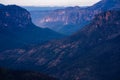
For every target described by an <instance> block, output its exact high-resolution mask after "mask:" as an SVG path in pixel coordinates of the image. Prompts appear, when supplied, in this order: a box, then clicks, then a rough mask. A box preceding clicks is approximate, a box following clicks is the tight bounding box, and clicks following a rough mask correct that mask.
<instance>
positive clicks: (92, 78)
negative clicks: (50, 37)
mask: <svg viewBox="0 0 120 80" xmlns="http://www.w3.org/2000/svg"><path fill="white" fill-rule="evenodd" d="M119 15H120V11H117V10H115V11H107V12H104V13H101V14H98V15H96V16H95V18H94V19H93V20H92V22H91V23H90V24H88V25H87V26H85V27H84V28H83V29H81V30H79V31H78V32H76V33H75V34H74V35H72V36H70V37H68V38H66V39H63V40H55V41H50V42H47V43H44V44H42V45H37V46H34V47H32V48H29V49H28V48H27V49H25V48H22V49H14V50H6V51H4V52H1V54H0V61H1V62H0V65H1V66H7V65H9V67H12V68H19V69H32V70H39V71H42V72H45V73H47V74H50V75H53V76H55V77H58V78H60V79H62V80H119V79H120V76H119V74H120V68H119V67H120V64H119V63H120V46H119V45H120V42H119V41H120V16H119ZM3 63H4V64H3Z"/></svg>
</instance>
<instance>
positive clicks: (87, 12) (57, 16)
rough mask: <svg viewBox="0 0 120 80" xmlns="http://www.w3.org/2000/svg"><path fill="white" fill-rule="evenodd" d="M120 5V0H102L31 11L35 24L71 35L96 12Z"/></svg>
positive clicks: (87, 22)
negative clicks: (83, 4) (74, 5)
mask: <svg viewBox="0 0 120 80" xmlns="http://www.w3.org/2000/svg"><path fill="white" fill-rule="evenodd" d="M119 5H120V1H119V0H101V1H100V2H98V3H96V4H95V5H93V6H90V7H85V8H84V7H83V8H81V7H78V6H76V7H68V8H65V9H57V10H53V11H31V12H30V13H31V15H32V18H33V22H34V23H35V24H37V25H39V26H41V27H48V28H50V29H52V30H55V31H57V32H60V33H63V34H67V35H71V34H73V33H75V32H76V31H78V30H79V29H81V28H82V27H83V26H85V25H87V24H89V23H90V21H91V20H92V19H93V18H94V16H95V15H96V14H99V13H101V12H103V11H107V10H114V9H119V8H120V6H119ZM34 14H36V15H34ZM41 14H43V15H41Z"/></svg>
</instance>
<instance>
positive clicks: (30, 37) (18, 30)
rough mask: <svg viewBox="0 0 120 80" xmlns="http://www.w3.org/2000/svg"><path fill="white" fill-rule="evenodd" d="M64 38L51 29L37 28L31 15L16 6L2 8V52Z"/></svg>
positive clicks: (0, 46) (0, 31) (0, 40)
mask: <svg viewBox="0 0 120 80" xmlns="http://www.w3.org/2000/svg"><path fill="white" fill-rule="evenodd" d="M60 37H62V35H61V34H58V33H56V32H54V31H52V30H50V29H47V28H45V29H43V28H39V27H37V26H35V25H34V24H33V23H32V21H31V17H30V13H29V12H28V11H27V10H25V9H23V8H21V7H19V6H16V5H8V6H4V5H2V6H0V44H1V45H0V48H1V49H0V50H3V49H10V48H16V47H22V46H25V45H31V44H38V43H41V42H43V41H47V40H51V39H58V38H60Z"/></svg>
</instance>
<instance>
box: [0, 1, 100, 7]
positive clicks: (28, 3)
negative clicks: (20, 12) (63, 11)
mask: <svg viewBox="0 0 120 80" xmlns="http://www.w3.org/2000/svg"><path fill="white" fill-rule="evenodd" d="M98 1H100V0H0V3H2V4H5V5H8V4H16V5H20V6H91V5H93V4H95V3H97V2H98Z"/></svg>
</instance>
